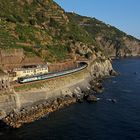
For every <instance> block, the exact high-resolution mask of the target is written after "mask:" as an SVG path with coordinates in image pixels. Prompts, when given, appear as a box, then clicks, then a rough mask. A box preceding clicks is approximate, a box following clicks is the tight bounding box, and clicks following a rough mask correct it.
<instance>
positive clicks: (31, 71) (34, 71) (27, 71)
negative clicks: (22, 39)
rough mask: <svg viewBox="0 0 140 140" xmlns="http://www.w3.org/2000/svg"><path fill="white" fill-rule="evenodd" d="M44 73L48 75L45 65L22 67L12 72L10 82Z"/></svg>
mask: <svg viewBox="0 0 140 140" xmlns="http://www.w3.org/2000/svg"><path fill="white" fill-rule="evenodd" d="M46 73H48V66H47V65H32V66H24V67H22V68H15V69H14V70H13V72H12V73H11V74H10V75H11V76H10V81H15V80H17V79H18V78H20V77H28V76H34V75H39V74H46Z"/></svg>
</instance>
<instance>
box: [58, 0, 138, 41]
mask: <svg viewBox="0 0 140 140" xmlns="http://www.w3.org/2000/svg"><path fill="white" fill-rule="evenodd" d="M55 1H56V2H57V3H58V4H59V5H60V6H61V7H62V8H63V9H65V10H66V11H74V12H75V13H78V14H81V15H86V16H91V17H95V18H97V19H99V20H102V21H104V22H106V23H108V24H111V25H113V26H116V27H117V28H119V29H121V30H123V31H124V32H126V33H128V34H131V35H133V36H135V37H137V38H139V39H140V0H55Z"/></svg>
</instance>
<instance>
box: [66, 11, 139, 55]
mask: <svg viewBox="0 0 140 140" xmlns="http://www.w3.org/2000/svg"><path fill="white" fill-rule="evenodd" d="M67 15H68V17H69V19H70V21H73V22H75V23H77V24H78V25H79V26H81V27H82V28H84V29H85V30H86V31H87V32H88V33H89V34H90V35H91V36H92V38H93V39H94V41H95V42H96V43H95V45H96V46H98V47H99V48H100V49H101V50H102V51H103V52H104V53H105V55H107V56H110V57H121V56H122V57H123V56H137V55H140V40H138V39H136V38H134V37H132V36H130V35H127V34H126V33H124V32H122V31H120V30H119V29H117V28H115V27H113V26H111V25H108V24H105V23H103V22H102V21H99V20H97V19H95V18H90V17H84V16H80V15H77V14H75V13H67Z"/></svg>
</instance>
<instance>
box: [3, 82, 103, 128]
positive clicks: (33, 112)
mask: <svg viewBox="0 0 140 140" xmlns="http://www.w3.org/2000/svg"><path fill="white" fill-rule="evenodd" d="M102 90H103V86H102V84H101V80H98V81H97V80H96V81H95V80H92V81H90V87H89V88H88V89H86V90H84V91H82V90H80V89H79V93H77V94H75V93H73V94H72V96H70V95H65V96H60V97H57V98H55V99H49V100H44V101H40V102H39V103H35V104H34V105H33V106H28V107H26V108H22V109H21V110H20V111H19V110H13V111H12V112H11V113H10V114H9V115H7V116H6V117H5V118H3V120H2V121H3V122H4V123H5V124H6V125H7V126H9V127H10V128H19V127H21V126H22V125H23V124H27V123H31V122H33V121H35V120H38V119H40V118H42V117H44V116H47V115H49V114H50V113H52V112H54V111H57V110H59V109H62V108H64V107H67V106H69V105H71V104H74V103H76V102H78V103H82V102H83V101H87V102H88V103H91V102H97V101H98V98H97V97H96V96H95V93H99V92H102Z"/></svg>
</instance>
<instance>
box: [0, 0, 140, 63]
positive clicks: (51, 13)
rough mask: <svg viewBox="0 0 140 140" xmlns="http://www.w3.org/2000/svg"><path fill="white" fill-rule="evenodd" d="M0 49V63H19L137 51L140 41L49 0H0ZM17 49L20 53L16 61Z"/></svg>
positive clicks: (126, 53)
mask: <svg viewBox="0 0 140 140" xmlns="http://www.w3.org/2000/svg"><path fill="white" fill-rule="evenodd" d="M14 49H19V50H14ZM3 50H5V51H3ZM10 50H12V51H10ZM0 52H3V54H1V53H0V66H4V65H9V63H10V64H11V61H10V60H12V64H14V65H19V63H22V62H23V61H24V60H25V59H26V57H27V59H26V60H38V62H40V63H42V61H44V62H46V61H47V62H48V61H49V62H60V61H63V60H65V59H77V58H79V57H80V58H81V57H86V58H90V57H91V56H92V54H93V56H97V57H100V58H101V57H102V58H104V57H103V53H100V52H104V54H106V56H127V55H128V56H130V55H139V54H140V41H139V40H137V39H135V38H133V37H131V36H128V35H126V34H125V33H123V32H121V31H120V30H118V29H116V28H115V27H112V26H110V25H106V24H104V23H103V22H101V21H99V20H97V19H95V18H89V17H83V16H79V15H77V14H73V13H66V12H65V11H64V10H63V9H62V8H61V7H60V6H59V5H57V4H56V3H55V2H54V1H53V0H14V1H13V0H1V1H0ZM13 52H16V53H13ZM17 52H19V54H22V56H20V59H19V60H20V62H18V63H17V61H16V62H15V61H14V60H17V58H19V57H17V56H19V55H18V54H17ZM97 52H99V53H97ZM14 54H16V55H14ZM30 57H34V58H32V59H30ZM13 58H14V59H13ZM40 58H41V60H39V59H40ZM5 60H6V61H5ZM34 63H36V62H34Z"/></svg>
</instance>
